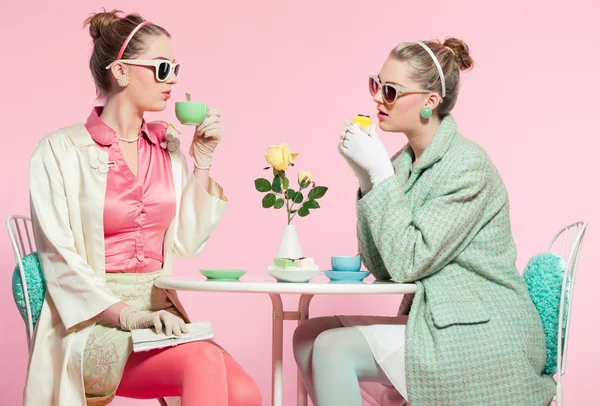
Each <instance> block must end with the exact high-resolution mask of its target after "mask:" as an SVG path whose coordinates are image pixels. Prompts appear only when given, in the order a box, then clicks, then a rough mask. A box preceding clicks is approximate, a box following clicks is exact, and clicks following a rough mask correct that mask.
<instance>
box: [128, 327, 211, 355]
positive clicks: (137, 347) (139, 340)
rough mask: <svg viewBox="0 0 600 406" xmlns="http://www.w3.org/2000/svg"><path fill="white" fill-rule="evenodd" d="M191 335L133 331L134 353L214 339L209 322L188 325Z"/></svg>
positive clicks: (142, 330)
mask: <svg viewBox="0 0 600 406" xmlns="http://www.w3.org/2000/svg"><path fill="white" fill-rule="evenodd" d="M186 326H187V328H188V330H189V333H185V334H182V335H180V336H176V335H169V336H168V335H165V334H164V333H163V334H156V333H155V332H154V329H150V328H142V329H138V330H132V331H131V341H132V342H133V352H140V351H149V350H154V349H157V348H164V347H173V346H175V345H179V344H184V343H189V342H192V341H200V340H210V339H212V338H213V337H214V334H213V330H212V326H211V324H210V322H209V321H201V322H198V323H189V324H186Z"/></svg>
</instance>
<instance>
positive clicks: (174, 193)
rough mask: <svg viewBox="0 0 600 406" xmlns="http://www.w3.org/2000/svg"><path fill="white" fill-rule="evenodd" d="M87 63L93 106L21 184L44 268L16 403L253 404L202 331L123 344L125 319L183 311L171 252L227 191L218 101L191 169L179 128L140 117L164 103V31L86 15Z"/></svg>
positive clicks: (168, 81)
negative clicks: (166, 280) (90, 45)
mask: <svg viewBox="0 0 600 406" xmlns="http://www.w3.org/2000/svg"><path fill="white" fill-rule="evenodd" d="M86 24H89V31H90V34H91V36H92V38H93V39H94V51H93V53H92V56H91V60H90V68H91V71H92V75H93V77H94V81H95V83H96V88H97V90H98V93H99V95H101V96H104V97H105V99H106V103H105V105H104V106H103V107H96V108H94V109H93V110H92V112H91V114H90V116H89V117H88V119H87V121H86V123H85V124H76V125H72V126H69V127H65V128H63V129H61V130H58V131H56V132H54V133H52V134H50V135H48V136H47V137H45V138H44V139H42V140H41V141H40V142H39V144H38V145H37V146H36V148H35V150H34V152H33V155H32V157H31V167H30V196H31V212H32V220H33V225H34V232H35V239H36V244H37V249H38V255H39V257H40V261H41V263H42V267H43V270H44V275H45V278H46V282H47V291H48V294H47V295H46V299H45V303H44V306H43V309H42V313H41V315H40V318H39V321H38V323H37V326H36V331H35V337H34V343H33V351H32V355H31V359H30V363H29V369H28V374H27V383H26V387H25V393H24V404H25V405H26V406H39V405H45V406H63V405H69V406H73V405H82V406H83V405H86V404H88V405H106V404H109V403H110V402H111V401H112V399H113V398H114V397H115V395H118V396H124V397H131V398H138V399H151V398H163V397H164V398H167V399H168V402H169V404H170V405H171V404H173V405H176V404H181V405H183V406H196V405H212V406H218V405H222V406H226V405H247V406H254V405H260V404H261V395H260V391H259V390H258V388H257V386H256V384H255V383H254V381H253V380H252V378H250V376H248V374H247V373H246V372H245V371H244V370H243V369H242V367H241V366H240V365H239V364H238V363H237V362H236V361H235V360H234V359H233V358H232V357H231V355H229V354H228V353H227V352H225V351H224V350H223V349H222V348H221V347H219V346H218V345H217V344H215V343H214V342H212V341H200V342H193V343H188V344H182V345H179V346H177V347H170V348H168V349H161V350H154V351H148V352H142V353H132V345H131V333H130V331H131V330H133V329H139V328H155V329H156V330H158V331H161V332H164V333H166V334H171V333H174V334H176V335H179V334H181V333H182V332H185V331H186V326H185V323H187V322H189V321H190V320H189V317H188V316H187V314H186V312H185V310H184V309H183V307H182V306H181V303H180V301H179V300H178V298H177V295H176V293H175V292H172V291H167V290H163V289H158V288H156V287H155V286H154V280H155V279H157V278H159V277H165V276H170V275H171V267H172V254H177V255H180V256H184V257H192V256H196V255H198V253H199V252H200V251H201V249H202V248H203V246H204V244H205V243H206V241H207V239H208V238H209V236H210V234H211V232H212V230H213V229H214V228H215V227H216V225H217V223H218V222H219V220H220V218H221V216H222V214H223V211H224V209H225V206H226V201H227V198H226V197H225V195H224V194H223V189H222V188H221V186H220V185H219V184H218V183H217V182H215V181H214V180H213V179H212V178H211V177H210V176H209V170H210V167H211V165H212V162H213V152H214V150H215V148H216V147H217V145H218V143H219V141H220V139H221V120H220V113H219V112H218V111H216V110H210V111H209V112H208V115H207V118H206V119H205V120H204V121H203V122H202V123H201V124H200V125H199V126H197V127H196V130H195V134H194V136H193V140H192V145H191V147H190V155H191V157H192V158H193V162H194V170H193V173H192V174H191V175H190V176H188V173H187V164H186V160H185V156H184V154H183V152H182V151H181V149H180V148H179V139H178V138H177V137H176V135H177V131H176V130H175V128H174V127H173V126H171V125H169V124H167V123H163V122H157V123H146V122H145V121H144V118H143V115H144V113H145V112H146V111H162V110H164V109H165V108H166V107H167V100H168V99H169V97H170V92H171V88H172V86H173V85H175V84H176V83H177V74H178V72H179V64H178V63H177V62H176V61H175V59H174V57H173V50H172V46H171V39H170V35H169V33H168V32H167V31H165V30H164V29H163V28H161V27H160V26H158V25H155V24H153V23H151V22H148V21H144V20H143V19H142V18H141V17H139V16H138V15H128V16H126V17H122V18H121V17H119V16H118V12H116V11H113V12H109V13H107V12H104V13H98V14H95V15H93V16H92V17H90V18H89V19H88V20H87V21H86Z"/></svg>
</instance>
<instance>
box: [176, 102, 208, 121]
mask: <svg viewBox="0 0 600 406" xmlns="http://www.w3.org/2000/svg"><path fill="white" fill-rule="evenodd" d="M207 111H208V104H206V103H200V102H192V101H180V102H176V103H175V115H176V116H177V119H178V120H179V122H180V123H181V124H185V125H198V124H200V123H201V122H203V121H204V119H205V118H206V113H207Z"/></svg>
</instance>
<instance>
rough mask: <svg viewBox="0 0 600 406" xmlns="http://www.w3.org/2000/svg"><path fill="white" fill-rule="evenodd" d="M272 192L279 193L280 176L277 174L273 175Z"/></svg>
mask: <svg viewBox="0 0 600 406" xmlns="http://www.w3.org/2000/svg"><path fill="white" fill-rule="evenodd" d="M272 189H273V192H275V193H281V176H279V175H277V176H275V179H273V187H272Z"/></svg>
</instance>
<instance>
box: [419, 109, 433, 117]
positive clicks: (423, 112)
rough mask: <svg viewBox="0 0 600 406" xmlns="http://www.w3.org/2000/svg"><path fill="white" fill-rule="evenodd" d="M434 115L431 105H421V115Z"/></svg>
mask: <svg viewBox="0 0 600 406" xmlns="http://www.w3.org/2000/svg"><path fill="white" fill-rule="evenodd" d="M432 115H433V112H432V111H431V109H430V108H429V107H421V117H423V118H425V119H427V118H429V117H431V116H432Z"/></svg>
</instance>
